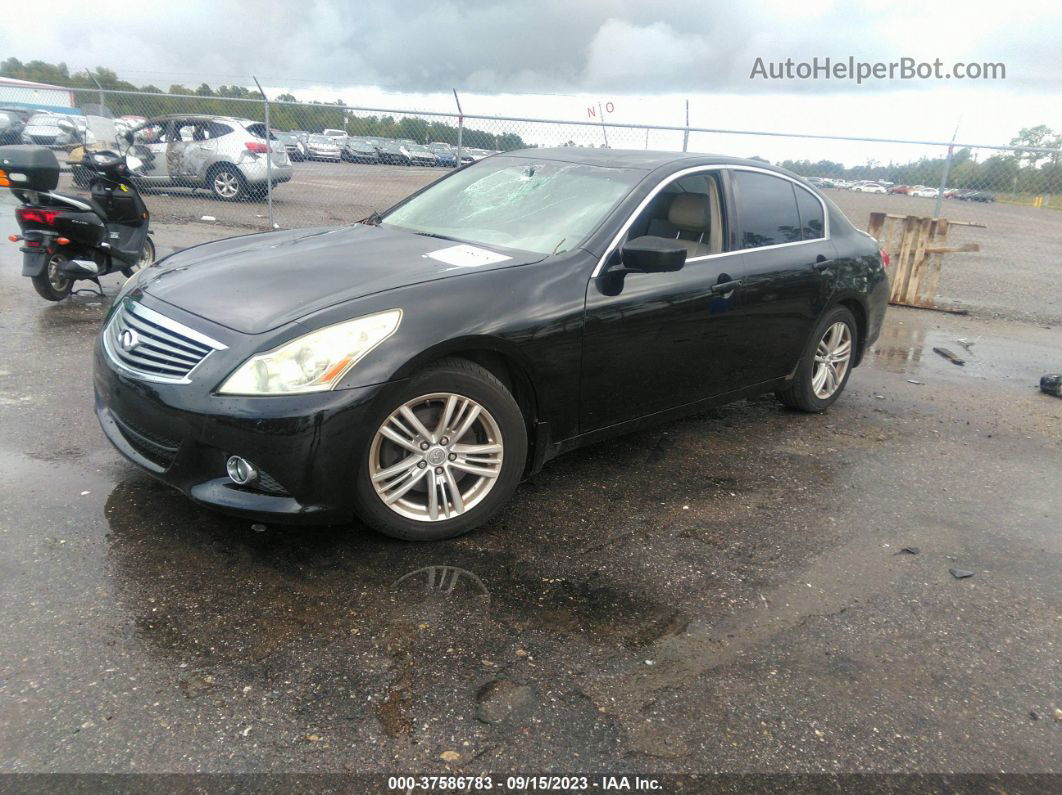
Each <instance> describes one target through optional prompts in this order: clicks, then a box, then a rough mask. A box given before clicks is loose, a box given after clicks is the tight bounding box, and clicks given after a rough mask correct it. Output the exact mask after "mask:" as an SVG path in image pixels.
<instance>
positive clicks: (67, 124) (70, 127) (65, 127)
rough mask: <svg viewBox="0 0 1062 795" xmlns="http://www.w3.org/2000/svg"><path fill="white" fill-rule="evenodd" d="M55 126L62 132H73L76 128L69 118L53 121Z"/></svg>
mask: <svg viewBox="0 0 1062 795" xmlns="http://www.w3.org/2000/svg"><path fill="white" fill-rule="evenodd" d="M55 126H56V127H58V128H59V129H60V130H62V131H63V132H73V131H74V130H75V129H77V128H76V127H74V123H73V122H72V121H70V120H69V119H59V120H58V121H57V122H56V123H55Z"/></svg>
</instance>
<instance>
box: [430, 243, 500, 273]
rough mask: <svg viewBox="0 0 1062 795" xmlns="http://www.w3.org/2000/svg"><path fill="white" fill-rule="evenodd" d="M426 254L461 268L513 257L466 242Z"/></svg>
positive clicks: (489, 263) (475, 266)
mask: <svg viewBox="0 0 1062 795" xmlns="http://www.w3.org/2000/svg"><path fill="white" fill-rule="evenodd" d="M424 256H426V257H431V258H432V259H437V260H439V262H445V263H446V264H447V265H456V266H457V267H459V268H477V267H479V266H480V265H493V264H494V263H495V262H504V261H505V260H507V259H512V257H507V256H505V255H504V254H499V253H497V252H496V251H488V250H487V249H485V248H476V247H475V246H469V245H466V244H464V243H462V244H461V245H459V246H450V247H449V248H440V249H439V250H438V251H433V252H431V253H430V254H425V255H424Z"/></svg>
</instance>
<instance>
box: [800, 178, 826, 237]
mask: <svg viewBox="0 0 1062 795" xmlns="http://www.w3.org/2000/svg"><path fill="white" fill-rule="evenodd" d="M796 199H797V210H798V211H799V212H800V239H801V240H816V239H818V238H820V237H823V236H824V235H825V234H826V226H825V223H824V220H823V217H822V203H821V202H819V200H818V199H817V198H816V197H815V196H812V195H811V191H808V190H804V189H803V188H800V187H798V188H796Z"/></svg>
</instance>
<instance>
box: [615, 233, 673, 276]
mask: <svg viewBox="0 0 1062 795" xmlns="http://www.w3.org/2000/svg"><path fill="white" fill-rule="evenodd" d="M620 258H621V261H622V267H623V270H624V271H627V272H632V273H674V272H675V271H678V270H682V266H683V265H685V264H686V247H685V246H684V245H682V244H681V243H679V242H677V241H675V240H673V239H671V238H667V237H654V236H652V235H645V236H644V237H636V238H634V240H628V241H627V243H626V244H625V245H624V246H623V248H621V249H620Z"/></svg>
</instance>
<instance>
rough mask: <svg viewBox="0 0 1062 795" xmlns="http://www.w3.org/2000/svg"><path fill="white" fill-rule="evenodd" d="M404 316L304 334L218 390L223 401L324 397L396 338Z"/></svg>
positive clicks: (259, 357) (397, 313)
mask: <svg viewBox="0 0 1062 795" xmlns="http://www.w3.org/2000/svg"><path fill="white" fill-rule="evenodd" d="M401 321H402V310H401V309H391V310H388V311H387V312H380V313H378V314H375V315H366V316H365V317H359V318H357V319H355V320H347V321H344V322H343V323H336V324H335V325H334V326H326V327H325V328H322V329H318V330H317V331H313V332H310V333H309V334H305V335H303V336H301V337H298V338H297V339H294V340H292V341H291V342H288V343H286V344H284V345H281V346H280V347H279V348H277V349H276V350H273V351H268V352H266V353H259V354H256V355H254V356H252V357H251V358H250V359H248V360H247V361H245V362H244V363H243V364H241V365H240V366H239V367H238V368H237V370H236V372H234V373H233V374H232V375H230V376H229V377H228V380H226V381H225V383H224V384H222V386H221V389H220V390H218V391H219V392H220V393H221V394H224V395H291V394H298V393H302V392H323V391H325V390H328V389H332V388H333V387H334V386H335V385H336V384H338V383H339V381H340V379H341V378H342V377H343V376H344V375H345V374H346V373H347V371H348V370H349V369H350V368H351V367H353V366H354V365H355V364H357V363H358V361H359V360H360V359H361V358H362V357H364V356H365V354H367V353H368V352H369V351H371V350H372V349H373V348H375V347H376V346H377V345H379V344H380V343H381V342H383V341H384V340H385V339H387V338H388V337H390V336H391V335H392V334H394V333H395V329H397V328H398V324H399V323H400V322H401Z"/></svg>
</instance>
